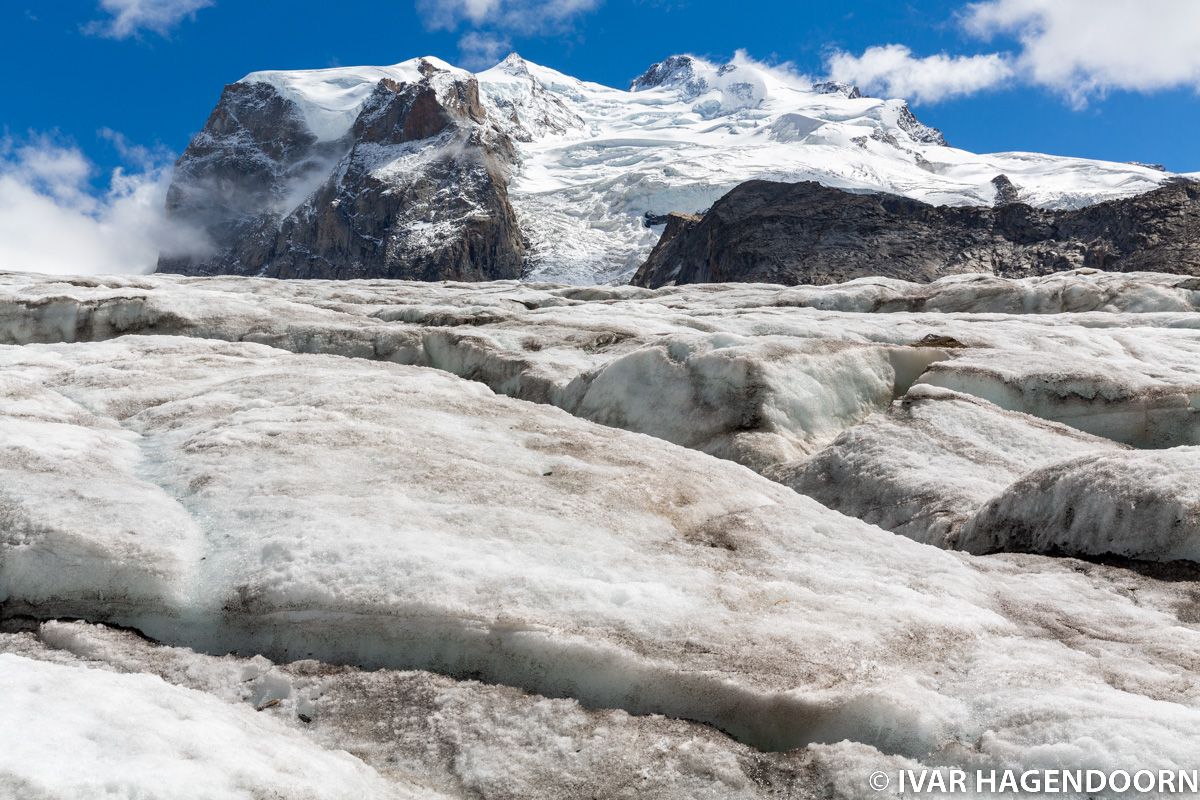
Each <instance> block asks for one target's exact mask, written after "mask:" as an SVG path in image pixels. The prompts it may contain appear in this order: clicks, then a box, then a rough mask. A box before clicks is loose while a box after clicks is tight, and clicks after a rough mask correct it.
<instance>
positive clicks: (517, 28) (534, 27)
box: [417, 0, 603, 69]
mask: <svg viewBox="0 0 1200 800" xmlns="http://www.w3.org/2000/svg"><path fill="white" fill-rule="evenodd" d="M602 2H603V0H417V12H418V13H419V14H420V15H421V18H422V19H423V20H424V21H425V25H426V26H427V27H428V28H430V29H431V30H446V31H454V30H459V29H465V31H466V32H465V33H464V34H463V36H462V38H460V39H459V43H458V44H459V55H460V60H461V62H462V66H464V67H467V68H469V69H478V68H480V67H485V66H491V65H492V64H495V63H496V62H497V61H499V60H500V58H502V57H503V56H504V55H505V52H504V51H506V50H508V49H510V48H511V47H512V41H511V37H513V36H547V35H553V34H562V33H566V32H568V31H570V30H571V29H572V27H573V25H574V24H575V21H576V20H577V19H578V18H579V17H580V16H582V15H584V14H587V13H588V12H590V11H594V10H595V9H597V8H599V6H600V5H601V3H602Z"/></svg>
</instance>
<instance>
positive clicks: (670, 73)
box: [629, 55, 704, 94]
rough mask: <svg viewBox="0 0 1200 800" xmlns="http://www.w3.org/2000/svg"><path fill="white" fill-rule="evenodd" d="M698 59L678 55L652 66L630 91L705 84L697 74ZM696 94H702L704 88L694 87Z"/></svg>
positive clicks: (634, 82)
mask: <svg viewBox="0 0 1200 800" xmlns="http://www.w3.org/2000/svg"><path fill="white" fill-rule="evenodd" d="M696 65H697V59H695V58H694V57H692V56H686V55H677V56H671V57H670V58H668V59H666V60H664V61H660V62H658V63H657V64H651V65H650V68H649V69H647V70H646V71H645V72H643V73H642V74H641V75H639V76H638V77H637V78H635V79H634V80H633V82H632V83H631V84H630V85H629V91H631V92H641V91H645V90H647V89H657V88H659V87H662V86H687V85H688V84H689V83H691V84H696V83H697V82H703V80H704V79H703V78H699V77H698V76H697V74H696V72H697V70H696ZM693 88H694V89H696V91H695V92H694V93H695V94H700V93H701V92H702V91H703V88H702V87H700V86H699V85H696V86H694V87H693Z"/></svg>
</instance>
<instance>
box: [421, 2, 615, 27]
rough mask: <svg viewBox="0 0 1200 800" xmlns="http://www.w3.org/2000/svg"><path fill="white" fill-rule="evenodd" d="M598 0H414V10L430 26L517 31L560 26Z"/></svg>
mask: <svg viewBox="0 0 1200 800" xmlns="http://www.w3.org/2000/svg"><path fill="white" fill-rule="evenodd" d="M600 2H601V0H417V11H418V12H419V13H420V14H421V16H422V18H424V20H425V24H426V25H428V26H429V27H430V28H432V29H434V30H456V29H457V28H459V27H460V26H463V25H467V26H471V27H487V28H491V29H493V30H498V31H511V32H513V33H521V34H543V33H551V32H554V31H558V30H562V29H564V28H565V27H568V26H569V25H570V23H571V22H572V21H573V20H574V19H575V18H576V17H578V16H579V15H580V14H584V13H586V12H589V11H592V10H593V9H595V8H596V7H597V6H599V5H600Z"/></svg>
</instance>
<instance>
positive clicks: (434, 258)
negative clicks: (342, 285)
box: [159, 61, 525, 281]
mask: <svg viewBox="0 0 1200 800" xmlns="http://www.w3.org/2000/svg"><path fill="white" fill-rule="evenodd" d="M419 69H420V78H419V79H418V80H414V81H412V82H399V81H396V80H392V79H389V78H383V79H381V80H380V81H379V82H378V83H377V85H376V86H375V88H374V91H373V92H372V93H371V95H370V96H369V97H368V99H367V100H366V102H365V104H364V105H363V106H362V108H361V110H360V111H359V112H358V116H357V119H356V120H355V122H354V124H353V126H352V128H351V129H350V130H349V131H348V132H347V133H346V134H345V135H343V136H341V137H340V138H338V139H336V140H333V141H324V142H322V141H318V140H317V137H316V136H314V134H313V133H312V132H311V130H310V127H309V126H307V125H306V124H305V122H304V119H303V113H302V111H301V109H300V108H299V106H297V104H296V103H295V102H294V101H292V100H291V99H289V98H288V97H287V96H285V94H283V93H281V92H280V91H279V89H278V88H276V87H275V86H272V85H271V84H269V83H265V82H256V83H236V84H232V85H230V86H228V87H226V89H225V93H224V94H223V96H222V98H221V101H220V103H219V104H218V106H217V109H216V110H215V111H214V112H213V114H212V116H211V117H210V119H209V121H208V124H207V125H206V126H205V128H204V130H203V131H202V132H201V133H200V134H199V135H197V136H196V138H195V139H194V140H193V141H192V143H191V145H190V146H189V147H188V149H187V151H186V152H185V153H184V154H183V156H182V157H181V159H180V161H179V164H178V166H177V171H176V176H175V180H174V182H173V184H172V186H171V190H170V193H169V195H168V200H167V205H168V212H169V213H170V214H171V215H173V216H175V217H178V218H181V219H187V220H189V221H191V222H193V223H196V222H199V223H200V224H201V225H203V227H204V228H205V230H206V231H207V233H208V234H209V236H210V237H211V238H212V240H213V241H214V242H215V243H216V244H217V251H216V252H215V253H212V254H208V255H205V256H199V257H196V256H192V257H183V258H164V259H162V260H160V262H159V271H161V272H180V273H184V274H191V275H212V274H235V275H265V276H269V277H282V278H406V279H419V280H468V281H473V280H495V279H503V278H517V277H520V275H521V273H522V270H523V266H524V261H525V241H524V238H523V237H522V235H521V232H520V230H519V228H518V224H517V219H516V215H515V213H514V212H513V209H512V206H511V205H510V204H509V200H508V191H507V171H508V169H509V168H510V166H511V165H512V163H513V160H514V158H515V156H514V151H513V147H512V142H511V140H510V139H509V138H508V136H507V135H506V134H505V133H504V132H503V131H502V130H500V129H499V128H498V127H497V126H496V125H494V124H493V123H492V122H491V121H490V120H489V119H488V115H487V113H486V112H485V110H484V108H483V105H482V103H481V102H480V97H479V87H478V84H477V82H476V81H475V79H474V78H470V77H464V76H463V75H459V74H455V73H450V72H448V71H446V70H442V69H439V68H438V67H436V66H435V65H433V64H431V63H430V62H427V61H422V62H420V67H419Z"/></svg>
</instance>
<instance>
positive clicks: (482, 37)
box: [458, 31, 512, 69]
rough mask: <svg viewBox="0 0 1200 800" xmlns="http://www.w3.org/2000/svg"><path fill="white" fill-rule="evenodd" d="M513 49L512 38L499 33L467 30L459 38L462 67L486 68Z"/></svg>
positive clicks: (460, 64)
mask: <svg viewBox="0 0 1200 800" xmlns="http://www.w3.org/2000/svg"><path fill="white" fill-rule="evenodd" d="M511 51H512V40H511V39H509V38H508V37H507V36H505V35H503V34H499V33H489V32H486V31H467V32H466V33H464V34H463V35H462V36H461V37H459V39H458V53H459V63H458V65H459V66H460V67H464V68H466V69H486V68H487V67H491V66H493V65H495V64H496V63H497V62H498V61H500V59H502V58H504V56H506V55H508V53H510V52H511Z"/></svg>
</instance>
